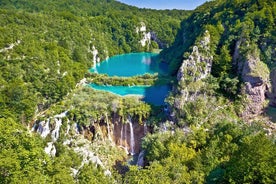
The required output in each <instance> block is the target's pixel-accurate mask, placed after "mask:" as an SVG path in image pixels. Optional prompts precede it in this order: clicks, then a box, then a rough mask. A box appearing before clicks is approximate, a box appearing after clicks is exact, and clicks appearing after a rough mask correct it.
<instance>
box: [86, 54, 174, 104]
mask: <svg viewBox="0 0 276 184" xmlns="http://www.w3.org/2000/svg"><path fill="white" fill-rule="evenodd" d="M168 68H169V67H168V64H167V63H164V62H160V59H159V55H158V54H154V53H130V54H124V55H118V56H114V57H112V58H110V60H106V61H103V62H102V63H101V64H100V65H97V66H96V68H95V69H96V70H97V71H98V72H99V73H101V74H107V75H108V76H119V77H132V76H137V75H144V74H146V73H148V74H156V73H158V75H157V76H158V78H157V80H155V82H154V84H153V85H152V86H132V85H131V84H129V85H131V86H119V85H118V86H113V85H110V86H108V85H107V86H105V85H96V84H90V86H91V87H92V88H94V89H97V90H103V91H109V92H111V93H115V94H118V95H121V96H125V95H142V96H143V99H142V100H143V101H145V102H146V103H149V104H152V105H155V106H160V105H164V104H165V103H164V99H165V98H166V97H167V95H168V93H169V91H171V88H172V87H171V86H172V84H171V77H170V76H169V75H168V73H169V72H168ZM90 71H91V72H95V71H93V70H90Z"/></svg>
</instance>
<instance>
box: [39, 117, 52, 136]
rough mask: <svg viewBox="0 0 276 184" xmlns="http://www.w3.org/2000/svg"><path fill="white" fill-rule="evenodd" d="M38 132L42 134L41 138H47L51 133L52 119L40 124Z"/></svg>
mask: <svg viewBox="0 0 276 184" xmlns="http://www.w3.org/2000/svg"><path fill="white" fill-rule="evenodd" d="M37 131H38V132H39V133H40V134H41V137H43V138H45V137H47V135H48V134H49V133H50V119H47V120H46V121H42V122H41V123H39V126H38V129H37Z"/></svg>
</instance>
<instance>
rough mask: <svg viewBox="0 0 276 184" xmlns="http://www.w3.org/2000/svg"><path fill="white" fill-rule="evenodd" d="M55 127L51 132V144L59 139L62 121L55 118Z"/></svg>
mask: <svg viewBox="0 0 276 184" xmlns="http://www.w3.org/2000/svg"><path fill="white" fill-rule="evenodd" d="M55 122H56V126H55V129H54V130H53V131H52V140H53V142H56V141H57V140H58V138H59V130H60V127H61V125H62V119H61V118H55Z"/></svg>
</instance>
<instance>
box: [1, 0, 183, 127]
mask: <svg viewBox="0 0 276 184" xmlns="http://www.w3.org/2000/svg"><path fill="white" fill-rule="evenodd" d="M187 15H188V12H186V11H176V10H174V11H152V10H140V9H138V8H135V7H129V6H126V5H123V4H121V3H118V2H115V1H95V0H91V1H75V0H72V1H70V2H68V1H54V0H50V1H49V0H47V1H46V0H45V1H36V0H30V1H27V2H25V1H24V2H22V1H9V0H7V1H1V3H0V33H1V34H0V35H1V36H0V50H1V52H0V67H1V74H0V81H1V89H0V91H1V97H0V104H1V106H0V110H1V114H0V116H1V117H5V118H7V117H13V118H14V119H15V120H16V121H22V122H27V121H29V120H30V119H32V117H33V115H34V112H35V110H36V109H37V108H36V106H37V105H39V109H38V110H39V111H41V110H44V109H46V108H48V107H49V106H50V105H51V104H53V103H55V102H58V101H60V100H61V99H62V98H63V97H64V96H65V95H66V94H68V93H69V92H70V91H71V90H72V89H73V88H74V86H75V85H76V83H77V82H78V81H80V79H82V78H83V77H84V74H85V73H86V71H87V70H88V68H89V67H91V66H92V65H93V62H92V59H93V55H92V53H91V52H92V50H93V46H94V47H95V48H96V49H97V50H98V52H99V53H98V57H99V58H101V59H104V58H106V57H107V56H112V55H114V54H120V53H128V52H135V51H136V52H137V51H144V50H150V49H152V47H153V48H156V47H157V48H158V45H157V44H154V43H153V42H154V41H153V42H152V44H151V45H150V48H148V47H147V46H145V47H142V46H141V43H140V42H139V41H140V40H141V39H142V37H143V35H142V33H141V32H140V33H137V32H136V29H137V28H140V27H141V23H142V22H143V24H145V25H146V27H147V31H148V32H149V31H151V32H155V34H156V35H157V37H158V41H159V42H160V43H159V44H161V43H162V44H164V45H165V46H167V45H168V46H169V45H171V44H172V42H173V40H174V37H175V35H176V33H177V30H178V29H179V27H180V20H181V19H183V17H186V16H187ZM13 44H14V47H12V46H13ZM162 44H161V45H162ZM161 45H160V46H161Z"/></svg>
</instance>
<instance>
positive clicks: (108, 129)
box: [106, 114, 112, 142]
mask: <svg viewBox="0 0 276 184" xmlns="http://www.w3.org/2000/svg"><path fill="white" fill-rule="evenodd" d="M106 124H107V137H108V140H110V141H111V142H112V139H111V137H110V127H109V122H108V116H107V114H106Z"/></svg>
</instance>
